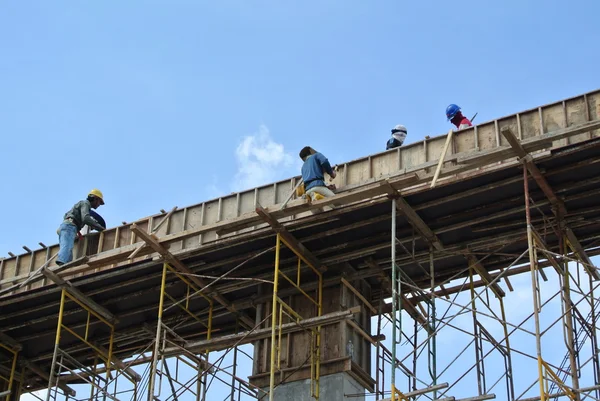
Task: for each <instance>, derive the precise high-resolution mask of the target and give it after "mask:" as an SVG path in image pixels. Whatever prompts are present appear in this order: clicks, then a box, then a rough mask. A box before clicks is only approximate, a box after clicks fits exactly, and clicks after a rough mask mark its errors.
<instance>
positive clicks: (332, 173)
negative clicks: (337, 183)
mask: <svg viewBox="0 0 600 401" xmlns="http://www.w3.org/2000/svg"><path fill="white" fill-rule="evenodd" d="M313 157H316V158H317V161H318V162H319V164H320V165H321V168H322V169H323V170H324V171H325V172H326V173H327V174H329V175H330V176H331V177H332V178H333V177H335V171H333V169H332V168H331V164H329V160H327V158H326V157H325V156H323V154H321V153H315V155H314V156H313Z"/></svg>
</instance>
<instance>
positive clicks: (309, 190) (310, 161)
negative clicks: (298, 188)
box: [300, 146, 335, 200]
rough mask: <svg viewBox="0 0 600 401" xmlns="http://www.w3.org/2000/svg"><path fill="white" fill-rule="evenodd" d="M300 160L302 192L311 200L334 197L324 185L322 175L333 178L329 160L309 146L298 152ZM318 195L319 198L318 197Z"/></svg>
mask: <svg viewBox="0 0 600 401" xmlns="http://www.w3.org/2000/svg"><path fill="white" fill-rule="evenodd" d="M300 158H301V159H302V161H304V164H303V165H302V181H304V191H306V195H308V196H310V198H311V199H312V200H318V198H320V197H326V198H327V197H329V196H334V195H335V194H334V193H333V191H332V190H331V189H329V187H328V186H327V185H325V177H324V173H327V174H329V176H330V177H331V178H335V171H334V170H333V169H332V168H331V164H329V160H327V158H326V157H325V156H323V155H322V154H321V153H319V152H317V151H316V150H314V149H313V148H311V147H310V146H305V147H303V148H302V150H301V151H300ZM319 195H320V196H319Z"/></svg>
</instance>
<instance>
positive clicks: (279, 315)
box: [269, 233, 323, 401]
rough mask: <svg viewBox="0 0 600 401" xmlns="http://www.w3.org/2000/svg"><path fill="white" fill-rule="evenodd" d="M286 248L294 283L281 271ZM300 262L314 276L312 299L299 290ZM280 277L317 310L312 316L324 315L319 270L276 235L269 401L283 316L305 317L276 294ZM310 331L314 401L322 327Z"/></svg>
mask: <svg viewBox="0 0 600 401" xmlns="http://www.w3.org/2000/svg"><path fill="white" fill-rule="evenodd" d="M282 244H283V245H285V246H286V247H287V248H288V249H289V250H291V251H292V252H293V253H294V255H296V257H297V261H298V263H297V269H296V278H295V280H293V279H292V278H290V277H289V276H288V275H286V274H285V273H284V272H283V271H282V269H281V268H280V254H281V245H282ZM302 262H304V264H305V265H306V266H308V267H309V270H308V271H310V272H312V273H314V275H316V276H317V283H318V284H317V288H316V290H315V292H316V297H313V296H311V295H310V294H308V293H307V292H306V291H304V290H303V289H302V287H301V285H302V282H301V273H302ZM280 277H281V278H283V279H284V280H285V281H286V282H287V283H288V284H290V285H291V286H292V287H293V288H295V289H296V290H297V291H298V292H299V293H300V295H302V296H303V297H305V298H306V299H308V300H309V301H310V302H311V303H312V304H313V305H314V306H315V309H316V314H315V316H310V317H320V316H322V314H323V274H322V273H321V271H320V270H319V269H318V268H317V267H316V266H315V265H314V264H313V263H312V262H310V261H309V260H308V259H307V258H306V257H305V256H304V255H302V253H300V252H298V251H297V250H296V249H295V247H294V246H293V245H291V244H290V243H288V242H287V241H286V240H285V239H284V238H282V236H281V234H280V233H277V236H276V239H275V263H274V275H273V301H272V308H271V344H270V345H271V355H270V371H269V401H273V400H274V390H275V387H276V385H275V373H276V372H277V371H278V370H279V369H280V368H281V355H280V352H281V337H282V325H283V324H282V323H283V316H284V315H286V316H287V317H288V318H289V319H291V320H292V321H294V322H296V323H300V321H302V320H303V319H305V318H306V317H303V316H301V315H300V314H299V313H297V312H296V311H295V310H294V309H293V308H292V306H291V305H289V304H288V303H287V302H285V301H284V300H283V299H281V298H280V297H279V295H278V290H279V279H280ZM309 330H310V332H311V346H310V350H309V352H310V396H311V397H312V398H314V399H315V400H319V392H320V388H319V379H320V374H321V325H318V326H316V327H314V328H311V329H309Z"/></svg>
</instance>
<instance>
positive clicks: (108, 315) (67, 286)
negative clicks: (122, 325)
mask: <svg viewBox="0 0 600 401" xmlns="http://www.w3.org/2000/svg"><path fill="white" fill-rule="evenodd" d="M42 274H43V275H44V276H46V277H47V278H48V279H49V280H51V281H53V282H54V284H56V285H57V286H59V287H60V288H63V289H64V290H65V291H67V292H68V293H69V294H70V295H71V296H73V297H74V298H76V299H78V300H79V301H80V302H81V303H83V304H85V305H86V306H87V307H89V308H90V309H92V310H93V311H94V312H96V313H98V314H99V315H100V316H102V317H103V318H105V319H106V320H107V321H109V322H111V323H112V324H115V323H117V322H118V321H119V320H118V319H117V317H116V316H115V315H113V314H112V312H110V311H109V310H108V309H106V308H105V307H103V306H102V305H100V304H98V303H97V302H96V301H94V300H93V299H92V298H90V297H88V296H87V295H85V294H84V293H83V292H81V291H79V289H77V288H75V286H74V285H73V284H71V282H69V281H67V280H63V279H62V278H61V277H60V276H59V275H58V274H56V273H54V272H53V271H51V270H50V269H48V268H47V267H44V268H43V269H42Z"/></svg>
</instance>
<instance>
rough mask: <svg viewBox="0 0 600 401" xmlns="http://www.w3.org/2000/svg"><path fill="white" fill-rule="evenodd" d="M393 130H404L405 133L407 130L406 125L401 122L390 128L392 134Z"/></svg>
mask: <svg viewBox="0 0 600 401" xmlns="http://www.w3.org/2000/svg"><path fill="white" fill-rule="evenodd" d="M395 132H404V133H405V134H407V133H408V131H407V130H406V127H405V126H404V125H402V124H398V125H396V126H395V127H394V128H392V134H393V133H395Z"/></svg>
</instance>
